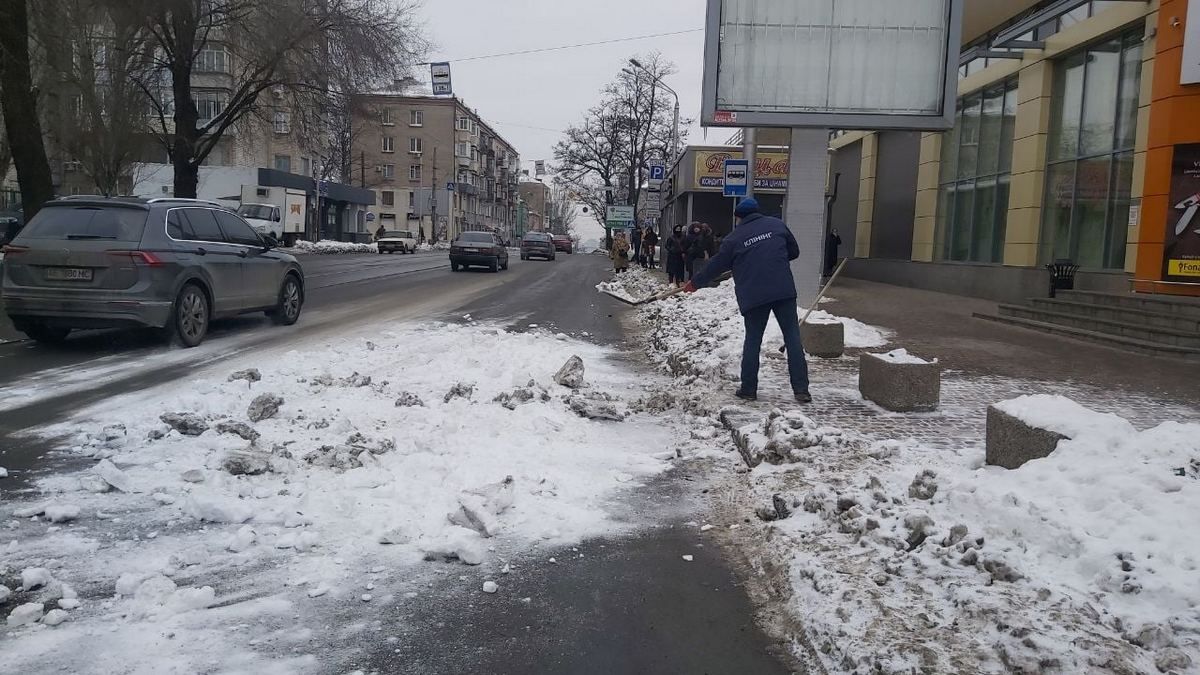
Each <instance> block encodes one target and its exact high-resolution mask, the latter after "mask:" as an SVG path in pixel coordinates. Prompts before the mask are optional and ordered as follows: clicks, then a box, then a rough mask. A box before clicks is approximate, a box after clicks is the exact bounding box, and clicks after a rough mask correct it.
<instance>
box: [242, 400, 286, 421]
mask: <svg viewBox="0 0 1200 675" xmlns="http://www.w3.org/2000/svg"><path fill="white" fill-rule="evenodd" d="M282 405H283V399H282V398H280V397H279V396H276V395H275V394H260V395H258V396H257V397H255V399H254V400H253V401H251V402H250V407H249V408H247V409H246V417H248V418H250V421H251V422H261V421H263V420H268V419H271V418H272V417H274V416H275V415H276V414H278V413H279V408H280V406H282Z"/></svg>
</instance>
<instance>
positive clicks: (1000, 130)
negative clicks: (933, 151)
mask: <svg viewBox="0 0 1200 675" xmlns="http://www.w3.org/2000/svg"><path fill="white" fill-rule="evenodd" d="M958 108H959V114H958V123H957V124H956V125H955V126H954V129H952V130H951V131H948V132H946V133H945V134H943V136H942V166H941V179H940V181H939V183H940V189H939V192H938V214H937V230H936V235H935V240H934V242H935V244H934V253H935V255H936V256H937V257H938V259H940V260H952V261H963V262H967V261H970V262H988V263H997V262H1002V261H1003V258H1004V228H1005V226H1006V224H1007V221H1008V195H1009V183H1010V178H1011V176H1010V174H1011V172H1012V145H1013V136H1014V131H1015V128H1016V119H1017V117H1016V116H1017V81H1016V80H1015V79H1012V80H1008V81H1005V82H1002V83H1000V84H998V85H995V86H992V87H989V88H987V89H985V90H983V91H981V92H978V93H976V94H972V95H970V96H967V97H964V98H963V99H962V100H960V101H959V105H958Z"/></svg>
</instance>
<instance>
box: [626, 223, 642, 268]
mask: <svg viewBox="0 0 1200 675" xmlns="http://www.w3.org/2000/svg"><path fill="white" fill-rule="evenodd" d="M629 246H630V248H632V249H633V259H634V260H639V261H640V260H641V257H642V228H640V227H634V228H633V229H632V230H630V232H629Z"/></svg>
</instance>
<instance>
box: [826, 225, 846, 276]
mask: <svg viewBox="0 0 1200 675" xmlns="http://www.w3.org/2000/svg"><path fill="white" fill-rule="evenodd" d="M841 245H842V237H841V235H839V234H838V231H837V228H836V227H834V228H831V229H830V230H829V234H827V235H825V276H830V275H831V274H833V268H835V267H837V263H838V247H839V246H841Z"/></svg>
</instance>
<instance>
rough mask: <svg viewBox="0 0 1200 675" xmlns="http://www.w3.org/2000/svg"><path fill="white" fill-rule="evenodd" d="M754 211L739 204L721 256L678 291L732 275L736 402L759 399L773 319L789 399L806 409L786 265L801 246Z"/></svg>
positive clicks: (804, 368) (753, 205) (749, 202)
mask: <svg viewBox="0 0 1200 675" xmlns="http://www.w3.org/2000/svg"><path fill="white" fill-rule="evenodd" d="M758 208H759V207H758V201H757V200H755V199H753V198H750V199H744V200H742V202H741V203H740V204H738V206H737V210H735V211H734V213H735V214H736V215H737V217H738V218H740V221H739V223H738V225H737V227H735V228H734V230H733V232H732V233H730V234H729V236H727V237H725V241H724V242H722V244H721V250H720V251H719V252H718V253H717V255H716V256H714V257H713V259H712V260H711V261H709V263H708V266H707V267H705V268H704V269H703V270H701V271H699V272H697V273H696V276H695V277H694V278H693V279H692V280H691V281H689V282H688V283H687V285H686V286H684V287H683V290H684V291H685V292H687V293H693V292H695V290H696V289H697V288H703V287H704V286H706V285H708V284H709V283H711V282H712V280H713V279H714V278H716V277H718V276H720V275H721V274H723V273H725V272H727V271H729V270H731V269H732V270H733V281H734V290H735V292H736V293H737V302H738V309H739V310H740V311H741V313H742V317H743V320H744V321H745V324H746V341H745V344H744V345H743V346H742V386H741V388H739V389H738V390H737V394H736V395H737V397H738V398H741V399H744V400H747V401H754V400H757V399H758V368H759V356H760V354H759V352H760V350H761V349H762V339H763V333H764V332H766V329H767V321H768V320H770V318H771V315H772V314H774V315H775V321H777V322H778V323H779V328H780V329H781V330H782V331H783V343H784V346H786V347H787V356H788V375H789V377H790V379H791V384H792V393H793V394H794V395H795V397H796V400H797V401H798V402H800V403H810V402H812V396H810V395H809V393H808V386H809V383H808V362H807V361H806V360H805V358H804V345H803V344H802V342H801V339H800V319H799V316H798V313H797V311H796V283H795V280H794V279H793V278H792V267H791V261H793V260H795V259H796V258H799V257H800V246H799V244H797V243H796V237H795V236H793V235H792V233H791V231H790V230H788V228H787V225H784V223H783V221H782V220H779V219H778V218H771V217H768V216H764V215H762V214H761V213H759V211H758Z"/></svg>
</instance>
